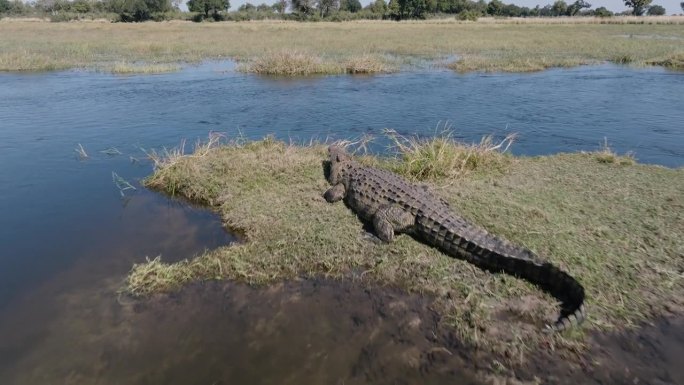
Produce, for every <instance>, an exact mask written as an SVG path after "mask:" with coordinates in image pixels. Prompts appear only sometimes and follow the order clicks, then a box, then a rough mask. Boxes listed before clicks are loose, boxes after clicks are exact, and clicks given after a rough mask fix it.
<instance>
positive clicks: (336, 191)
mask: <svg viewBox="0 0 684 385" xmlns="http://www.w3.org/2000/svg"><path fill="white" fill-rule="evenodd" d="M345 194H346V189H345V187H344V184H342V183H338V184H336V185H334V186H332V187H331V188H329V189H328V191H326V192H325V194H323V198H325V200H326V201H328V203H333V202H337V201H340V200H342V199H343V198H344V195H345Z"/></svg>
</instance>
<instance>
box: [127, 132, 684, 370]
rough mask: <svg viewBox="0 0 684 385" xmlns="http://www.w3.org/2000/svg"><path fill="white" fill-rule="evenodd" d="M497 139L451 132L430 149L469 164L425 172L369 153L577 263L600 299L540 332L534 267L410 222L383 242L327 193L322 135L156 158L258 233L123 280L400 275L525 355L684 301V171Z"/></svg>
mask: <svg viewBox="0 0 684 385" xmlns="http://www.w3.org/2000/svg"><path fill="white" fill-rule="evenodd" d="M214 143H216V142H214ZM492 148H493V146H492V145H491V144H487V145H486V146H479V147H478V148H469V147H464V146H461V145H456V144H453V143H452V142H449V141H446V142H445V141H444V140H440V141H435V142H431V143H430V145H429V146H424V147H422V149H424V150H430V151H424V152H423V155H425V154H427V156H426V157H425V156H424V157H423V158H422V159H423V160H426V159H428V160H429V159H432V160H430V162H432V161H433V160H434V159H435V157H434V156H432V155H434V154H436V153H437V152H436V151H431V150H436V149H445V151H442V152H441V153H448V154H452V155H453V156H446V157H445V156H441V157H439V159H442V160H443V162H438V164H440V165H441V166H440V167H437V168H433V169H436V170H446V171H448V167H450V166H449V165H453V164H464V165H465V167H464V168H462V169H458V170H456V171H455V172H451V173H450V172H430V173H425V172H422V171H421V170H423V171H424V170H426V169H427V168H429V167H427V168H426V167H414V166H415V165H416V164H420V162H419V159H418V158H416V157H415V156H414V155H415V153H414V154H412V155H411V156H409V155H406V154H405V155H404V156H403V158H400V159H394V160H387V159H384V160H381V159H378V158H374V157H364V158H363V160H364V161H365V162H369V163H372V164H375V165H378V166H381V167H388V168H390V169H392V170H394V171H397V172H401V173H404V174H405V175H407V176H408V177H411V178H412V179H414V180H417V181H420V182H421V183H423V182H425V181H427V182H428V183H429V185H430V186H432V188H434V189H435V191H436V192H437V193H438V194H439V195H441V196H442V197H444V198H445V199H447V200H448V201H449V202H450V203H451V204H452V206H453V207H454V209H455V210H456V211H457V212H458V213H460V214H461V215H463V216H464V217H466V218H467V219H469V220H471V221H473V222H474V223H477V224H478V225H481V226H484V227H486V228H487V229H488V230H490V231H491V232H492V233H494V234H497V235H501V236H504V237H505V238H508V239H510V240H511V241H514V242H516V243H519V244H522V245H524V246H526V247H529V248H530V249H532V250H534V251H536V252H537V253H539V254H540V255H542V256H544V257H545V258H548V259H549V260H550V261H551V262H553V263H554V264H557V265H559V266H561V267H562V268H563V269H564V270H566V271H568V272H569V273H570V274H572V275H573V276H574V277H576V278H577V279H578V280H579V282H580V283H582V284H583V285H584V287H585V289H586V291H587V308H588V313H589V319H588V321H586V322H585V323H584V326H583V327H582V328H580V329H575V330H573V331H571V332H569V333H566V334H563V335H551V336H548V335H543V334H541V333H540V329H541V327H542V326H543V325H544V324H546V323H548V322H550V321H552V320H553V319H554V317H555V316H556V315H557V312H558V309H557V304H556V303H555V300H554V299H553V298H551V297H549V296H547V295H545V294H543V293H542V292H540V291H539V290H538V289H537V288H535V287H534V286H532V285H530V284H528V283H526V282H524V281H522V280H518V279H515V278H514V277H510V276H506V275H502V274H490V273H486V272H483V271H480V270H478V269H477V268H475V267H473V266H471V265H469V264H467V263H465V262H463V261H458V260H454V259H451V258H449V257H446V256H445V255H444V254H442V253H440V252H438V251H436V250H434V249H432V248H430V247H427V246H425V245H422V244H420V243H418V242H416V241H415V240H413V239H412V238H410V237H407V236H400V237H399V238H398V239H397V241H396V242H395V243H393V244H391V245H385V244H381V243H378V242H375V241H374V238H373V237H372V236H370V235H369V234H367V233H366V232H365V231H364V226H363V224H362V223H361V222H360V221H359V220H358V219H357V217H356V216H355V215H354V214H353V213H351V212H350V210H348V209H347V208H346V207H345V206H344V205H342V204H334V205H331V204H327V203H326V202H325V201H324V199H323V198H322V194H323V192H324V191H325V190H326V188H327V187H328V186H327V182H326V181H325V179H324V178H323V172H322V167H321V161H322V160H323V159H324V158H325V149H324V147H323V146H313V147H297V146H289V145H285V144H284V143H281V142H277V141H274V140H271V139H267V140H263V141H257V142H247V143H232V144H229V145H223V146H218V147H213V148H212V147H211V146H202V147H200V148H199V149H198V151H197V152H195V153H194V154H193V155H186V156H182V155H181V154H180V153H177V152H176V153H172V154H167V155H170V156H167V157H158V158H157V162H158V163H157V165H158V167H157V170H156V171H155V173H154V175H152V176H151V177H149V178H148V179H147V180H146V184H147V185H148V186H150V187H152V188H156V189H160V190H164V191H166V192H168V193H171V194H178V195H182V196H185V197H187V198H189V199H191V200H194V201H200V202H204V203H207V204H209V205H210V206H212V207H213V208H214V209H215V210H217V211H218V212H220V213H221V215H222V217H223V220H224V222H225V224H226V226H227V227H229V228H231V229H233V230H235V231H237V232H240V233H242V234H243V236H244V242H243V243H242V244H240V245H238V246H231V247H224V248H219V249H216V250H211V251H208V252H207V253H205V254H203V255H201V256H199V257H197V258H195V259H192V260H189V261H183V262H179V263H174V264H166V263H164V261H163V260H160V259H153V260H151V261H149V262H148V263H145V264H139V265H135V266H134V268H133V269H132V271H131V273H130V275H129V278H128V281H127V286H126V287H125V288H124V291H126V292H128V293H131V294H133V295H139V296H146V295H150V294H152V293H159V292H168V291H174V290H177V289H178V288H180V287H182V286H183V285H185V284H187V283H190V282H193V281H201V280H213V279H231V280H238V281H243V282H247V283H251V284H255V285H262V284H269V283H273V282H277V281H281V280H284V279H291V278H296V277H326V278H332V279H342V280H353V281H355V282H358V284H360V285H371V286H372V285H382V286H391V287H397V288H401V289H402V290H406V291H408V292H415V293H423V294H426V295H429V296H430V297H433V298H434V304H435V305H434V307H435V309H437V311H438V312H439V313H440V314H441V315H442V318H441V319H442V321H443V322H444V323H445V324H446V325H448V326H449V327H451V328H453V330H454V331H455V333H456V334H457V335H458V337H459V339H460V340H462V341H464V343H466V344H468V345H470V346H477V347H482V348H485V349H488V350H491V351H494V352H497V353H498V354H501V356H503V357H508V358H509V359H510V360H513V361H515V360H519V359H522V358H521V357H523V356H524V355H525V354H526V353H527V352H530V351H535V350H538V349H540V348H544V349H548V348H550V347H551V348H552V349H569V350H570V351H577V350H582V349H583V346H584V341H585V337H586V332H587V331H620V330H624V329H628V328H631V327H633V326H635V325H637V324H638V323H640V322H643V321H644V320H646V319H651V318H653V317H656V316H659V315H662V314H663V313H665V312H666V311H668V309H672V308H673V307H674V306H676V304H677V303H678V302H680V303H681V298H682V292H683V290H684V282H683V280H682V273H681V272H682V271H683V270H684V265H682V263H683V260H684V259H682V256H681V252H682V248H683V245H682V240H681V237H680V235H681V233H682V231H683V230H684V216H683V214H684V210H683V208H684V198H683V197H682V196H681V194H680V192H681V191H682V190H683V189H684V177H683V176H684V174H683V173H684V170H683V169H681V168H680V169H668V168H664V167H658V166H648V165H641V164H634V163H633V161H632V160H631V159H630V158H626V157H618V156H616V155H614V154H612V153H610V152H609V151H604V152H601V153H584V154H581V153H578V154H558V155H554V156H548V157H535V158H527V157H512V156H508V155H503V154H500V153H498V152H496V151H491V149H492ZM459 157H460V158H459ZM459 159H461V160H463V161H461V162H459ZM428 164H437V163H434V162H432V163H428ZM409 166H410V167H409Z"/></svg>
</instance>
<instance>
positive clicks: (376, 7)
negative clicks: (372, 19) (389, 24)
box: [368, 0, 387, 14]
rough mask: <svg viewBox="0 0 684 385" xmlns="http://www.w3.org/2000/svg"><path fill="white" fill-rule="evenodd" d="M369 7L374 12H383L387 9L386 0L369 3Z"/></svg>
mask: <svg viewBox="0 0 684 385" xmlns="http://www.w3.org/2000/svg"><path fill="white" fill-rule="evenodd" d="M368 8H369V9H370V10H371V12H373V13H379V14H383V13H385V11H387V4H386V3H385V0H375V2H372V3H370V4H369V5H368Z"/></svg>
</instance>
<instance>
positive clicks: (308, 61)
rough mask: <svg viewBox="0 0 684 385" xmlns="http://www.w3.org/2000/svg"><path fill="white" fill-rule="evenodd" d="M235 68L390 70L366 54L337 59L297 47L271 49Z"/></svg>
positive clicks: (288, 72)
mask: <svg viewBox="0 0 684 385" xmlns="http://www.w3.org/2000/svg"><path fill="white" fill-rule="evenodd" d="M238 70H240V71H242V72H249V73H255V74H261V75H277V76H308V75H337V74H374V73H388V72H392V71H393V69H392V68H391V67H389V66H388V65H387V64H385V62H384V61H383V60H381V59H379V58H378V57H376V56H373V55H369V54H365V55H361V56H353V57H351V58H349V59H347V60H345V61H337V60H325V59H323V58H322V57H320V56H318V55H314V54H310V53H306V52H299V51H276V52H271V53H269V54H267V55H264V56H262V57H258V58H256V59H254V60H253V61H252V62H250V63H247V64H245V65H242V66H240V67H238Z"/></svg>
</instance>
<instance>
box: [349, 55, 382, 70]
mask: <svg viewBox="0 0 684 385" xmlns="http://www.w3.org/2000/svg"><path fill="white" fill-rule="evenodd" d="M344 70H345V72H346V73H348V74H381V73H390V72H394V69H393V68H392V67H390V66H388V65H387V64H386V63H385V62H384V61H383V60H380V59H379V58H377V57H375V56H373V55H362V56H356V57H352V58H350V59H349V60H347V62H346V63H345V65H344Z"/></svg>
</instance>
